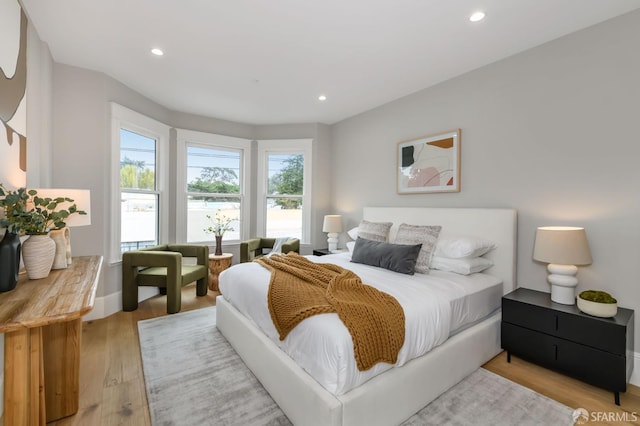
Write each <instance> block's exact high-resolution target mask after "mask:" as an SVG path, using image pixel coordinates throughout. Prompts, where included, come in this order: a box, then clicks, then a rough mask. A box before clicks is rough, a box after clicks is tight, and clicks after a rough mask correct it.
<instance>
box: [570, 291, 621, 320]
mask: <svg viewBox="0 0 640 426" xmlns="http://www.w3.org/2000/svg"><path fill="white" fill-rule="evenodd" d="M578 309H580V310H581V311H582V312H584V313H585V314H589V315H593V316H594V317H600V318H611V317H615V316H616V314H617V313H618V304H617V303H598V302H592V301H591V300H584V299H582V298H581V297H580V296H578Z"/></svg>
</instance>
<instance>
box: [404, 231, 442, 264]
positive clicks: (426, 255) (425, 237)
mask: <svg viewBox="0 0 640 426" xmlns="http://www.w3.org/2000/svg"><path fill="white" fill-rule="evenodd" d="M441 230H442V226H422V225H407V224H406V223H403V224H401V225H400V227H399V228H398V234H397V235H396V240H395V243H396V244H418V243H421V244H422V250H420V255H418V260H417V261H416V272H419V273H421V274H428V273H429V266H430V265H431V258H432V257H433V252H434V251H435V247H436V243H437V242H438V235H440V231H441Z"/></svg>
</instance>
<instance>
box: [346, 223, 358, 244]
mask: <svg viewBox="0 0 640 426" xmlns="http://www.w3.org/2000/svg"><path fill="white" fill-rule="evenodd" d="M347 235H349V237H350V238H351V239H352V240H354V241H355V240H357V239H358V227H357V226H356V227H355V228H351V229H349V230H348V231H347Z"/></svg>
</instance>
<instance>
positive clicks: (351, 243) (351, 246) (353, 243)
mask: <svg viewBox="0 0 640 426" xmlns="http://www.w3.org/2000/svg"><path fill="white" fill-rule="evenodd" d="M356 229H357V228H356ZM355 245H356V242H355V241H347V250H349V253H353V248H354V247H355Z"/></svg>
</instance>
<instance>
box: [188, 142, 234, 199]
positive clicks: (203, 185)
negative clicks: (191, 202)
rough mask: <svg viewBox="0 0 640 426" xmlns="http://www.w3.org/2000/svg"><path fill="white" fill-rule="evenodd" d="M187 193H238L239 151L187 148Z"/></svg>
mask: <svg viewBox="0 0 640 426" xmlns="http://www.w3.org/2000/svg"><path fill="white" fill-rule="evenodd" d="M187 191H188V192H206V193H209V194H239V193H240V151H231V150H223V149H219V148H203V147H197V146H187Z"/></svg>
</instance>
